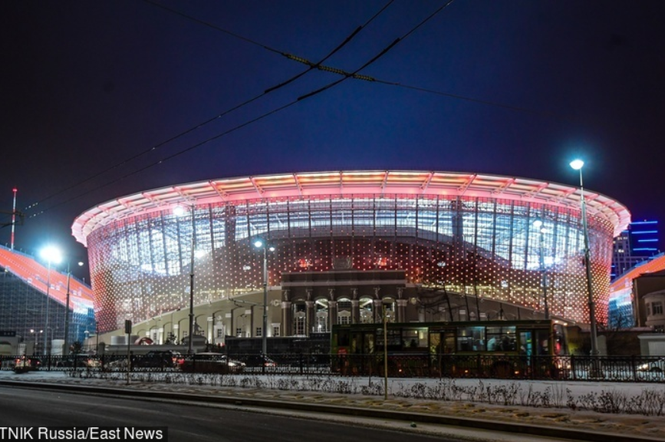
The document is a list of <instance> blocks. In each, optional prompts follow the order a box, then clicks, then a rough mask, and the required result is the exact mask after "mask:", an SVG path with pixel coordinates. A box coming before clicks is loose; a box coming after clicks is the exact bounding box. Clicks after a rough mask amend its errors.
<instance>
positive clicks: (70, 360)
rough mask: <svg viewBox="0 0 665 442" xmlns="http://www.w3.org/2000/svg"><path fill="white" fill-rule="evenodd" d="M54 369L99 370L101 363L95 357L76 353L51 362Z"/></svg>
mask: <svg viewBox="0 0 665 442" xmlns="http://www.w3.org/2000/svg"><path fill="white" fill-rule="evenodd" d="M53 365H55V366H56V367H71V368H99V367H101V366H102V362H101V361H100V360H99V358H98V357H97V356H95V355H89V354H87V353H78V354H72V355H66V356H63V357H61V358H59V359H56V360H55V361H54V362H53Z"/></svg>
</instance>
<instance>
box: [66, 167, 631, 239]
mask: <svg viewBox="0 0 665 442" xmlns="http://www.w3.org/2000/svg"><path fill="white" fill-rule="evenodd" d="M358 194H378V195H393V194H404V195H428V196H438V195H440V196H445V197H451V196H471V197H486V198H499V199H506V200H519V201H531V202H536V203H541V204H550V205H559V206H565V207H575V208H578V207H580V198H581V193H580V189H579V187H575V186H569V185H564V184H556V183H550V182H545V181H537V180H532V179H526V178H512V177H506V176H498V175H484V174H473V173H456V172H426V171H378V170H377V171H337V172H309V173H289V174H278V175H261V176H249V177H240V178H224V179H217V180H209V181H199V182H194V183H187V184H178V185H174V186H168V187H162V188H159V189H153V190H148V191H145V192H140V193H136V194H133V195H127V196H123V197H120V198H116V199H114V200H111V201H107V202H105V203H103V204H100V205H98V206H96V207H93V208H92V209H89V210H87V211H85V212H83V213H82V214H81V215H79V216H78V217H77V218H76V220H74V224H73V225H72V234H73V235H74V237H75V238H76V239H77V241H79V242H80V243H82V244H84V245H87V237H88V235H89V234H90V233H91V232H92V231H94V230H95V229H97V228H98V227H101V226H104V225H107V224H108V223H110V222H113V221H115V220H118V219H123V218H126V217H129V216H135V215H141V214H145V213H150V212H154V211H159V210H165V209H169V208H171V207H175V206H177V205H182V204H187V205H191V204H210V203H223V202H233V201H243V200H256V199H264V198H279V197H298V196H316V195H340V196H350V195H358ZM584 196H585V200H586V203H587V208H588V211H589V213H590V214H595V215H602V216H603V217H605V218H606V219H608V220H609V221H610V222H611V223H612V225H613V226H614V235H615V236H617V235H618V234H619V233H621V231H623V230H624V229H626V227H627V226H628V223H629V222H630V213H629V212H628V210H627V209H626V207H624V206H623V205H622V204H620V203H619V202H617V201H615V200H613V199H611V198H609V197H607V196H604V195H602V194H599V193H597V192H593V191H589V190H587V189H585V191H584Z"/></svg>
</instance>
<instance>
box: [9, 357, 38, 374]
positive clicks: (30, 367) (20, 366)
mask: <svg viewBox="0 0 665 442" xmlns="http://www.w3.org/2000/svg"><path fill="white" fill-rule="evenodd" d="M41 365H42V361H41V360H40V359H39V358H37V357H34V356H25V355H23V356H21V357H19V358H16V359H15V360H14V372H16V373H25V372H27V371H34V370H39V367H41Z"/></svg>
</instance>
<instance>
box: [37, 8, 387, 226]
mask: <svg viewBox="0 0 665 442" xmlns="http://www.w3.org/2000/svg"><path fill="white" fill-rule="evenodd" d="M144 1H145V2H146V3H149V4H151V5H153V6H157V7H160V8H162V9H165V10H167V11H169V12H172V13H174V14H177V15H179V16H181V17H184V18H187V19H189V20H193V21H196V22H198V23H201V24H203V25H205V26H208V27H211V28H213V29H215V30H218V31H220V32H223V33H225V34H228V35H231V36H233V37H236V38H239V39H241V40H243V41H245V42H248V43H251V44H254V45H258V46H260V47H262V48H264V49H267V50H269V51H271V52H276V53H279V54H280V55H283V56H285V57H286V58H290V59H294V58H295V59H299V60H304V59H302V58H300V57H297V56H295V55H292V54H288V53H285V52H281V51H278V50H276V49H273V48H271V47H269V46H267V45H263V44H261V43H258V42H256V41H254V40H251V39H249V38H246V37H243V36H241V35H238V34H236V33H234V32H231V31H228V30H226V29H223V28H220V27H218V26H215V25H212V24H210V23H207V22H204V21H202V20H199V19H197V18H195V17H191V16H189V15H186V14H183V13H181V12H179V11H176V10H174V9H171V8H168V7H166V6H162V5H160V4H158V3H155V2H152V1H150V0H144ZM393 2H394V0H390V1H389V2H388V3H386V4H385V5H384V6H383V7H382V8H381V9H379V11H377V12H376V13H375V14H374V15H373V16H372V17H371V18H370V19H369V20H367V21H366V22H365V23H364V24H363V25H361V26H359V27H358V28H356V29H355V30H354V31H353V32H352V33H351V34H350V35H349V36H348V37H346V38H345V39H344V41H343V42H342V43H340V44H339V45H337V47H336V48H334V49H333V50H332V51H331V52H330V53H328V55H326V56H325V57H323V58H322V59H321V60H320V61H319V62H317V63H310V62H307V63H306V64H309V65H310V68H309V69H307V70H305V71H303V72H301V73H300V74H297V75H295V76H293V77H291V78H290V79H288V80H286V81H283V82H281V83H279V84H277V85H276V86H273V87H270V88H268V89H266V90H265V91H263V93H261V94H259V95H256V96H254V97H253V98H250V99H249V100H246V101H244V102H242V103H240V104H238V105H236V106H234V107H232V108H230V109H227V110H225V111H224V112H222V113H220V114H218V115H216V116H214V117H212V118H209V119H207V120H205V121H203V122H201V123H199V124H197V125H195V126H192V127H190V128H189V129H186V130H184V131H182V132H180V133H178V134H176V135H174V136H172V137H170V138H168V139H166V140H164V141H162V142H160V143H158V144H155V145H154V146H151V147H150V148H148V149H145V150H143V151H141V152H139V153H137V154H135V155H132V156H131V157H129V158H126V159H124V160H123V161H121V162H119V163H116V164H114V165H112V166H109V167H107V168H106V169H103V170H101V171H100V172H98V173H96V174H93V175H91V176H89V177H87V178H85V179H83V180H81V181H78V182H76V183H74V184H72V185H70V186H67V187H64V188H62V189H60V190H59V191H57V192H54V193H52V194H51V195H48V196H47V197H45V198H43V199H41V200H39V201H37V202H35V203H33V204H30V205H29V206H27V207H26V208H25V209H24V210H25V211H28V210H30V209H33V208H34V207H37V206H38V205H39V204H42V203H44V202H46V201H48V200H50V199H51V198H54V197H55V196H57V195H60V194H62V193H64V192H67V191H69V190H71V189H73V188H75V187H78V186H81V185H83V184H85V183H87V182H90V181H92V180H94V179H96V178H99V177H100V176H102V175H104V174H106V173H108V172H110V171H112V170H114V169H117V168H118V167H120V166H124V165H126V164H128V163H130V162H132V161H134V160H136V159H137V158H140V157H142V156H144V155H146V154H148V153H150V152H154V151H155V150H157V149H158V148H160V147H162V146H164V145H166V144H168V143H170V142H172V141H175V140H177V139H178V138H181V137H183V136H185V135H187V134H189V133H191V132H194V131H195V130H198V129H200V128H202V127H203V126H205V125H207V124H210V123H212V122H213V121H215V120H218V119H220V118H222V117H223V116H225V115H227V114H229V113H231V112H233V111H235V110H238V109H240V108H242V107H244V106H246V105H248V104H250V103H252V102H254V101H256V100H258V99H260V98H262V97H263V96H265V95H267V94H269V93H270V92H273V91H275V90H277V89H279V88H281V87H284V86H286V85H288V84H289V83H291V82H293V81H295V80H297V79H298V78H300V77H302V76H303V75H305V74H306V73H308V72H310V71H311V70H312V69H315V68H316V69H319V70H324V71H325V70H329V69H327V68H325V67H321V64H322V63H323V62H325V61H326V60H327V59H328V58H330V57H331V56H332V55H333V54H335V53H336V52H338V51H339V50H340V49H342V48H343V47H344V46H346V44H348V43H349V42H350V41H351V40H353V38H354V37H355V36H356V35H357V34H358V33H359V32H360V31H361V30H362V29H363V28H365V27H366V26H367V25H369V24H370V23H371V22H372V21H374V19H376V18H377V17H378V16H379V15H381V13H383V11H385V10H386V9H387V8H388V7H389V6H390V5H391V4H392V3H393ZM82 195H85V194H82ZM82 195H80V196H82ZM77 198H78V197H77ZM74 199H75V198H74ZM71 200H72V199H69V200H67V201H71ZM58 205H60V204H58ZM43 212H44V211H42V212H38V213H35V214H33V215H31V216H30V217H29V218H33V217H35V216H37V215H40V214H41V213H43Z"/></svg>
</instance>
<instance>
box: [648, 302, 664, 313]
mask: <svg viewBox="0 0 665 442" xmlns="http://www.w3.org/2000/svg"><path fill="white" fill-rule="evenodd" d="M651 310H652V311H653V314H654V315H662V314H663V303H662V302H660V301H658V302H652V303H651Z"/></svg>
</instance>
